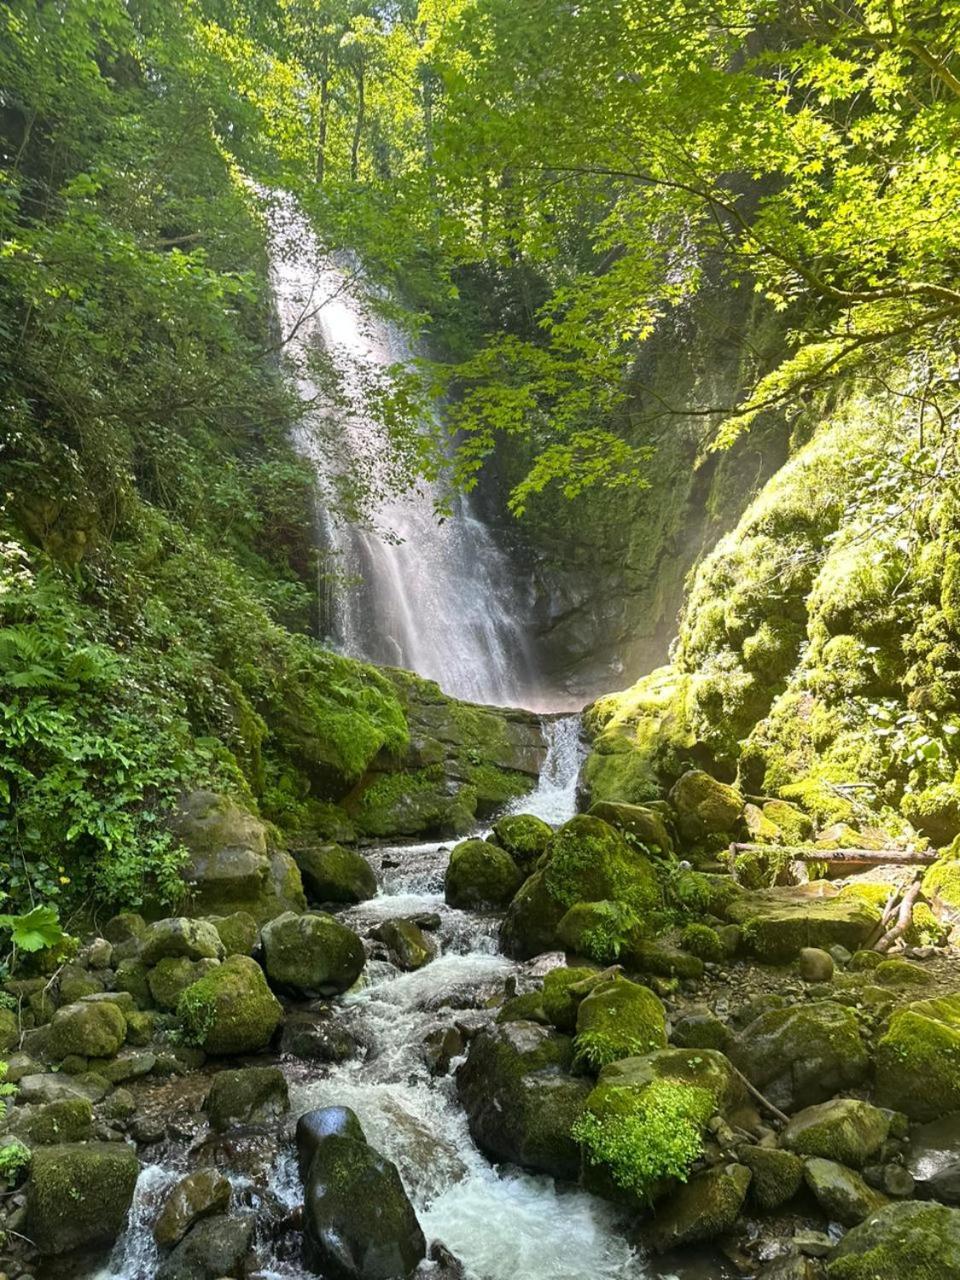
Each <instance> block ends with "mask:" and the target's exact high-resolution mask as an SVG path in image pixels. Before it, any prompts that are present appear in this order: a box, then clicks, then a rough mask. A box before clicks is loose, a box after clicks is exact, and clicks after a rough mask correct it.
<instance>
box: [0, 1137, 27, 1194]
mask: <svg viewBox="0 0 960 1280" xmlns="http://www.w3.org/2000/svg"><path fill="white" fill-rule="evenodd" d="M29 1165H30V1148H29V1147H28V1146H27V1145H26V1144H25V1143H23V1142H21V1141H20V1139H19V1138H10V1139H9V1140H8V1141H6V1142H4V1143H3V1144H2V1145H0V1183H5V1184H6V1186H7V1187H14V1186H16V1184H17V1182H18V1181H19V1180H20V1175H21V1174H22V1173H23V1171H24V1169H26V1168H28V1167H29Z"/></svg>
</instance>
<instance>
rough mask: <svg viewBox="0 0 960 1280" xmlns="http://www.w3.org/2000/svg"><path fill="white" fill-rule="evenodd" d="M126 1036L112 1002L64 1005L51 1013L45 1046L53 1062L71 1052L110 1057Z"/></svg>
mask: <svg viewBox="0 0 960 1280" xmlns="http://www.w3.org/2000/svg"><path fill="white" fill-rule="evenodd" d="M126 1036H127V1023H126V1019H125V1018H124V1016H123V1014H122V1013H121V1012H120V1010H119V1009H118V1008H117V1006H116V1005H115V1004H109V1003H106V1004H68V1005H66V1006H65V1007H64V1008H62V1009H58V1010H57V1011H56V1013H55V1014H54V1015H53V1018H52V1019H51V1021H50V1028H49V1032H48V1034H47V1039H46V1048H47V1053H48V1054H49V1055H50V1057H51V1058H52V1059H53V1061H54V1062H62V1061H63V1059H64V1058H66V1057H69V1056H70V1055H71V1054H76V1055H77V1056H78V1057H81V1058H112V1057H113V1055H114V1054H115V1053H117V1052H118V1051H119V1050H120V1048H121V1047H122V1045H123V1042H124V1040H125V1039H126Z"/></svg>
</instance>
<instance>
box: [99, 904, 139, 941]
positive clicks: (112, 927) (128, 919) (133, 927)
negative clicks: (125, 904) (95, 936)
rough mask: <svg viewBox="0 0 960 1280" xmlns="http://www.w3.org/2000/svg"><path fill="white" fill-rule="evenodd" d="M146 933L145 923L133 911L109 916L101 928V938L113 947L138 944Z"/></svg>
mask: <svg viewBox="0 0 960 1280" xmlns="http://www.w3.org/2000/svg"><path fill="white" fill-rule="evenodd" d="M146 932H147V922H146V920H144V918H143V916H141V915H138V914H137V912H135V911H122V912H121V913H120V914H119V915H116V916H111V917H110V919H109V920H108V921H107V923H106V924H105V925H104V926H103V936H104V937H105V938H106V939H107V941H108V942H112V943H113V945H114V946H118V945H119V944H121V943H124V942H139V941H140V939H141V938H142V937H143V935H144V934H145V933H146Z"/></svg>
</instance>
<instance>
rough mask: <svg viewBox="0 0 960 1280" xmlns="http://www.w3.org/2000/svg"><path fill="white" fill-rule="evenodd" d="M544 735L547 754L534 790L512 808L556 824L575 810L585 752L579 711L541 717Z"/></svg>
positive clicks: (516, 811) (565, 819) (522, 797)
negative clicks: (575, 713)
mask: <svg viewBox="0 0 960 1280" xmlns="http://www.w3.org/2000/svg"><path fill="white" fill-rule="evenodd" d="M543 737H544V741H545V742H546V744H547V754H546V758H545V759H544V762H543V768H542V769H541V770H540V780H539V782H538V783H537V787H536V790H535V791H532V792H531V793H530V794H529V795H525V796H521V797H520V798H519V799H518V800H516V801H514V803H513V805H512V806H511V808H512V810H513V812H514V813H533V814H536V816H537V817H538V818H542V819H543V820H544V822H549V823H550V825H551V826H554V827H557V826H559V825H560V824H561V823H562V822H566V821H567V819H568V818H572V817H573V815H574V814H575V813H576V811H577V780H578V778H579V776H580V765H581V764H582V762H583V754H584V752H583V743H582V742H581V740H580V717H579V715H573V716H554V717H552V718H548V719H544V721H543Z"/></svg>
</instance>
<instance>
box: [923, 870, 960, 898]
mask: <svg viewBox="0 0 960 1280" xmlns="http://www.w3.org/2000/svg"><path fill="white" fill-rule="evenodd" d="M922 887H923V892H924V893H925V894H926V896H927V897H928V898H939V899H940V901H941V902H943V903H944V904H945V905H946V906H948V907H950V908H952V909H953V910H954V911H960V859H956V858H944V859H941V861H939V862H935V863H934V864H933V866H932V867H930V868H929V870H928V871H927V872H925V874H924V877H923V886H922Z"/></svg>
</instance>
